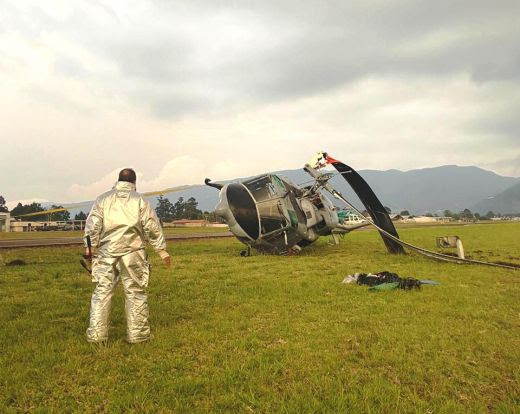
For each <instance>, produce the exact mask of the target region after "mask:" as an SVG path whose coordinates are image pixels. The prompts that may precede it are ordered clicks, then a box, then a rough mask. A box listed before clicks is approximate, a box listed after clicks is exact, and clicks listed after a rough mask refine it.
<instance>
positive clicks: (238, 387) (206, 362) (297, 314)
mask: <svg viewBox="0 0 520 414" xmlns="http://www.w3.org/2000/svg"><path fill="white" fill-rule="evenodd" d="M400 234H401V236H402V238H404V239H405V240H408V241H411V242H414V243H417V244H419V245H421V246H423V247H429V248H434V247H433V246H434V242H435V237H437V236H442V235H448V234H457V235H459V236H460V237H461V238H462V240H463V242H464V245H465V249H466V253H467V254H469V255H471V256H473V257H475V258H478V257H480V258H483V259H487V260H502V261H508V262H514V263H520V243H519V236H520V223H516V224H515V223H507V224H497V225H485V226H481V225H468V226H442V227H428V228H413V229H401V230H400ZM241 248H242V245H241V244H240V243H238V242H237V241H236V240H234V239H226V240H210V241H209V240H205V241H194V242H184V243H171V244H169V247H168V250H169V251H170V253H171V254H172V255H173V258H174V267H173V269H172V270H171V271H167V270H165V269H164V268H162V267H161V266H160V263H159V260H158V259H157V258H156V257H154V256H152V264H153V266H154V269H153V274H152V276H151V282H150V289H149V302H150V312H151V323H152V331H153V335H154V337H153V339H152V341H151V342H149V343H145V344H141V345H138V346H130V345H128V344H127V343H126V342H125V341H124V337H125V320H124V313H123V294H122V291H121V288H119V290H118V292H117V295H116V297H115V301H114V306H113V309H112V315H113V316H112V328H111V332H110V342H109V344H108V346H107V347H102V348H100V347H97V346H93V345H90V344H88V343H86V342H85V341H84V331H85V329H86V324H87V318H88V311H89V300H90V295H91V292H92V289H93V285H92V284H91V283H90V282H89V277H88V275H87V274H86V273H83V272H82V271H81V268H80V266H79V264H78V259H79V254H80V252H81V249H79V248H39V249H16V250H7V251H6V250H0V291H1V293H2V296H1V299H0V320H1V324H0V350H1V351H0V412H2V413H3V412H6V413H10V412H13V413H14V412H56V413H62V412H115V413H119V412H170V411H173V412H186V413H192V412H260V413H272V412H290V413H304V412H332V413H337V412H345V413H346V412H354V413H355V412H360V413H366V412H372V413H379V412H389V413H393V412H405V413H408V412H417V413H425V412H430V413H468V412H470V413H471V412H473V413H482V412H501V413H513V412H519V411H520V368H519V367H520V271H513V270H506V269H495V268H491V267H482V266H473V265H456V264H449V263H440V262H435V261H432V260H429V259H426V258H422V257H420V256H415V255H407V256H404V257H401V256H399V257H397V256H391V255H389V254H388V253H386V251H385V249H384V246H383V243H382V242H381V240H380V239H379V236H378V235H377V233H375V232H374V231H360V232H354V233H351V234H350V235H348V236H347V237H345V239H344V240H343V241H342V243H341V245H340V246H332V245H328V244H327V240H326V239H321V240H320V241H319V242H318V243H316V244H315V245H313V246H311V247H309V248H308V249H306V250H304V251H303V252H302V254H301V255H299V256H291V257H274V256H264V255H254V256H252V257H249V258H242V257H240V256H238V252H239V250H240V249H241ZM12 259H23V260H25V261H26V262H27V263H28V264H27V265H26V266H22V267H6V266H4V263H6V262H8V261H10V260H12ZM380 270H389V271H393V272H398V273H399V274H401V275H403V276H409V277H416V278H419V279H425V278H428V279H433V280H436V281H438V282H440V283H441V285H439V286H425V287H423V288H422V290H420V291H412V292H404V291H390V292H377V293H374V292H369V291H368V290H367V288H366V287H364V286H352V285H344V284H342V283H341V281H342V279H343V277H344V276H345V275H346V274H350V273H353V272H377V271H380Z"/></svg>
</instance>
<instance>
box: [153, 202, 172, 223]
mask: <svg viewBox="0 0 520 414" xmlns="http://www.w3.org/2000/svg"><path fill="white" fill-rule="evenodd" d="M157 203H158V204H157V207H155V212H156V213H157V217H159V219H160V220H161V221H162V222H165V221H172V219H173V216H174V212H173V204H172V203H171V201H170V200H168V199H167V198H164V197H163V196H160V197H157Z"/></svg>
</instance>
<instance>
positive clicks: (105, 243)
mask: <svg viewBox="0 0 520 414" xmlns="http://www.w3.org/2000/svg"><path fill="white" fill-rule="evenodd" d="M135 184H136V174H135V172H134V170H132V169H130V168H125V169H124V170H122V171H121V172H120V173H119V180H118V182H117V183H116V185H115V186H114V188H113V189H112V190H111V191H108V192H106V193H104V194H102V195H101V196H99V197H98V198H97V199H96V202H95V203H94V205H93V207H92V210H91V211H90V214H89V216H88V218H87V221H86V223H85V237H84V240H85V245H87V237H90V241H91V244H92V247H93V248H94V251H95V254H94V255H93V258H92V281H93V282H94V283H96V287H95V289H94V293H93V294H92V301H91V304H90V323H89V327H88V329H87V341H88V342H95V343H102V342H106V341H107V340H108V327H109V317H110V304H111V301H112V296H113V294H114V290H115V287H116V285H117V283H118V281H119V279H121V281H122V284H123V290H124V292H125V313H126V322H127V340H128V342H130V343H138V342H143V341H147V340H148V339H149V338H150V325H149V322H148V301H147V293H146V288H147V286H148V278H149V276H150V265H149V263H148V260H147V255H146V250H145V248H146V241H149V243H150V244H151V245H152V247H153V248H154V249H155V251H156V252H157V253H158V254H159V256H160V257H161V259H162V260H163V262H164V264H165V265H166V266H167V267H170V266H171V259H170V256H169V254H168V253H167V252H166V242H165V240H164V235H163V231H162V228H161V225H160V223H159V220H158V218H157V215H156V214H155V211H154V210H153V209H152V208H151V206H150V203H148V202H147V201H146V200H144V199H143V197H142V196H141V195H140V194H139V193H137V192H136V186H135Z"/></svg>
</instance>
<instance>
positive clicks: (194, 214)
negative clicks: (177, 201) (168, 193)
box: [183, 197, 202, 220]
mask: <svg viewBox="0 0 520 414" xmlns="http://www.w3.org/2000/svg"><path fill="white" fill-rule="evenodd" d="M198 205H199V203H198V202H197V200H196V199H195V198H194V197H190V198H188V200H187V201H186V203H185V204H184V217H183V218H185V219H188V220H197V219H200V218H202V211H200V210H199V209H198V208H197V206H198Z"/></svg>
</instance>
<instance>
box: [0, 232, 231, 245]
mask: <svg viewBox="0 0 520 414" xmlns="http://www.w3.org/2000/svg"><path fill="white" fill-rule="evenodd" d="M232 236H233V234H232V233H231V232H229V231H226V232H222V233H220V232H219V233H193V234H168V235H165V238H166V240H174V241H175V240H193V239H213V238H221V237H232ZM80 244H83V239H81V238H80V237H59V238H58V237H53V238H48V239H43V238H41V239H10V240H0V249H12V248H17V247H49V246H74V245H80Z"/></svg>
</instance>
